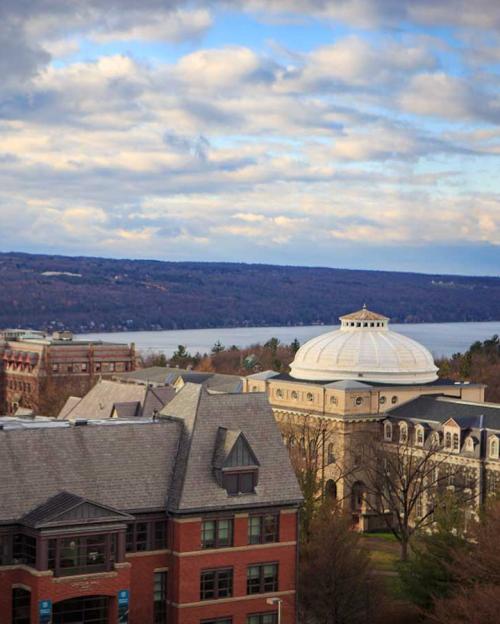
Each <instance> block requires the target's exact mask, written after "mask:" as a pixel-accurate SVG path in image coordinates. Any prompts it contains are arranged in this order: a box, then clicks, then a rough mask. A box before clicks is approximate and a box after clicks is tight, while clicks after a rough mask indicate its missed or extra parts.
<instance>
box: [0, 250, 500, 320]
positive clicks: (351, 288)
mask: <svg viewBox="0 0 500 624" xmlns="http://www.w3.org/2000/svg"><path fill="white" fill-rule="evenodd" d="M365 302H366V303H367V304H368V306H369V307H370V308H372V309H374V310H377V311H379V312H382V313H385V314H387V315H388V316H390V317H391V318H392V320H393V322H412V323H416V322H445V321H490V320H500V278H496V277H457V276H449V275H448V276H447V275H422V274H418V273H395V272H388V271H350V270H345V269H326V268H305V267H292V266H269V265H257V264H230V263H215V262H207V263H202V262H157V261H149V260H107V259H104V258H82V257H78V258H69V257H64V256H44V255H30V254H22V253H5V254H0V327H10V326H15V327H24V326H28V327H32V328H35V329H47V328H62V327H64V328H68V329H72V330H73V331H75V332H88V331H98V330H99V331H103V330H108V331H112V330H144V329H174V328H200V327H231V326H242V325H248V326H252V325H287V324H288V325H299V324H304V325H309V324H314V323H325V324H333V323H336V322H337V319H338V316H339V315H340V314H343V313H345V312H350V311H352V310H354V309H357V308H360V307H361V306H362V305H363V303H365Z"/></svg>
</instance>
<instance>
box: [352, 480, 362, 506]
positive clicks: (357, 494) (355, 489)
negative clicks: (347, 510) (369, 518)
mask: <svg viewBox="0 0 500 624" xmlns="http://www.w3.org/2000/svg"><path fill="white" fill-rule="evenodd" d="M365 496H366V486H365V484H364V483H363V481H356V482H355V483H353V484H352V488H351V511H355V512H359V511H361V510H362V508H363V502H364V500H365Z"/></svg>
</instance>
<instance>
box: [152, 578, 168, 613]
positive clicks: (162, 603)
mask: <svg viewBox="0 0 500 624" xmlns="http://www.w3.org/2000/svg"><path fill="white" fill-rule="evenodd" d="M157 581H159V588H158V585H157ZM167 588H168V572H167V570H157V571H155V572H153V623H154V624H166V623H167V593H168V592H167Z"/></svg>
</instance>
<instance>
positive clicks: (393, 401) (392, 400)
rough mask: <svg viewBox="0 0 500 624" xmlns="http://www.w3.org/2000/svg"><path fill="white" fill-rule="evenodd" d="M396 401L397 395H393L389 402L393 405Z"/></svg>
mask: <svg viewBox="0 0 500 624" xmlns="http://www.w3.org/2000/svg"><path fill="white" fill-rule="evenodd" d="M397 402H398V397H397V396H393V397H392V399H391V403H392V404H393V405H395V404H396V403H397Z"/></svg>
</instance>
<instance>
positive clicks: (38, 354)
mask: <svg viewBox="0 0 500 624" xmlns="http://www.w3.org/2000/svg"><path fill="white" fill-rule="evenodd" d="M135 360H136V356H135V349H134V345H131V346H128V345H126V344H118V343H107V342H102V341H88V340H74V339H73V336H72V334H71V333H70V332H57V333H55V334H53V335H51V336H45V335H44V334H42V333H41V332H29V331H22V330H10V331H9V330H6V331H4V332H0V414H13V413H15V411H16V410H17V409H18V408H19V407H24V408H29V409H32V410H33V411H34V412H38V413H42V414H46V415H52V416H55V415H56V414H57V413H58V412H59V410H60V409H61V407H62V405H63V404H64V402H65V401H66V399H67V398H68V397H69V396H70V395H77V396H83V395H84V394H85V393H86V392H88V390H90V388H91V387H92V386H93V385H94V383H95V382H96V381H97V380H98V379H99V378H100V377H103V378H110V377H112V376H113V375H114V374H115V373H119V372H126V371H132V370H134V369H135Z"/></svg>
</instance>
